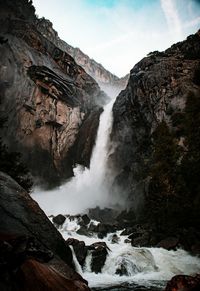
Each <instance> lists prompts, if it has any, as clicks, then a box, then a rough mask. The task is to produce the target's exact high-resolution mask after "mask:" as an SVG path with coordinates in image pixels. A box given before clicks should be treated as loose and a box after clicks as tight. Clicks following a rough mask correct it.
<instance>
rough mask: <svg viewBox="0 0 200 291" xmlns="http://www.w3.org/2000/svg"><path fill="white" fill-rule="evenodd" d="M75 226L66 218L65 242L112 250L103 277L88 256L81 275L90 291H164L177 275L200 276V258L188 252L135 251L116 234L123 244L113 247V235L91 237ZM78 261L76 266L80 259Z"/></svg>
mask: <svg viewBox="0 0 200 291" xmlns="http://www.w3.org/2000/svg"><path fill="white" fill-rule="evenodd" d="M71 225H72V221H71V220H70V219H69V218H66V221H65V223H64V224H63V226H62V227H61V228H59V231H60V232H61V234H62V236H63V237H64V239H68V238H69V237H73V238H75V239H78V240H84V241H85V244H86V245H91V244H93V243H94V242H96V241H103V242H105V243H106V245H107V246H108V248H109V249H110V251H109V253H108V256H107V259H106V262H105V264H104V266H103V269H102V272H101V273H99V274H95V273H93V272H92V271H91V261H92V253H91V251H90V252H88V254H87V257H86V260H85V265H84V267H83V270H82V271H81V273H82V274H83V277H84V278H85V279H86V280H88V282H89V286H90V287H111V286H116V285H120V284H124V283H126V282H127V283H130V284H131V283H136V284H138V285H143V286H146V287H147V286H157V287H158V286H159V285H160V286H161V288H160V290H163V287H164V285H165V281H167V280H170V279H171V278H172V277H173V276H174V275H180V274H185V275H192V274H195V273H199V272H200V258H198V257H194V256H191V255H190V254H189V253H187V252H186V251H184V250H181V249H178V250H176V251H168V250H165V249H163V248H145V247H143V248H139V247H132V246H131V244H130V243H125V242H124V241H125V240H126V239H127V236H125V235H120V233H121V231H117V232H116V233H115V234H116V235H117V236H118V238H119V241H118V243H114V244H113V243H112V236H113V234H108V235H107V237H105V238H103V239H99V238H97V237H95V236H94V235H93V236H92V237H87V236H84V235H79V234H77V233H76V230H77V229H78V227H79V225H78V221H77V220H74V222H73V230H72V227H71ZM69 230H70V234H69ZM74 260H75V261H74V262H75V265H76V261H77V259H76V258H75V259H74ZM122 266H123V267H122ZM119 269H122V270H126V272H124V275H122V276H120V275H118V274H116V273H117V270H119ZM119 290H120V288H119ZM148 290H149V289H148Z"/></svg>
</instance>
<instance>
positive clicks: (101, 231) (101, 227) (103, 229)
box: [96, 223, 116, 238]
mask: <svg viewBox="0 0 200 291" xmlns="http://www.w3.org/2000/svg"><path fill="white" fill-rule="evenodd" d="M115 230H116V228H115V227H114V226H113V225H111V224H106V223H99V224H98V225H97V229H96V231H97V235H98V237H99V238H104V237H105V236H106V235H107V234H108V233H110V232H114V231H115Z"/></svg>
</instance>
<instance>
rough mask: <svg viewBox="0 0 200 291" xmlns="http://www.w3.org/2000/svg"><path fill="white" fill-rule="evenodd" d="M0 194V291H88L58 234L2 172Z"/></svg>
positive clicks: (0, 175)
mask: <svg viewBox="0 0 200 291" xmlns="http://www.w3.org/2000/svg"><path fill="white" fill-rule="evenodd" d="M0 193H1V194H0V270H1V274H0V287H1V290H52V288H53V289H54V290H77V289H78V290H89V288H88V287H87V284H86V283H87V282H86V281H85V280H84V279H83V278H82V277H81V276H80V275H79V274H78V273H76V272H75V271H74V269H73V268H74V265H73V259H72V253H71V250H70V248H69V246H67V245H66V244H65V241H64V239H63V238H62V236H61V234H60V233H59V232H58V231H57V230H56V228H55V227H54V226H53V224H52V223H51V222H50V220H49V219H48V218H47V217H46V215H45V214H44V212H43V211H42V210H41V209H40V207H39V206H38V204H37V203H36V202H35V201H34V200H33V199H32V198H31V197H30V195H29V194H28V193H27V192H26V191H25V190H24V189H23V188H22V187H21V186H19V184H17V183H16V182H15V181H14V180H13V179H12V178H11V177H9V176H8V175H6V174H4V173H2V172H0ZM44 263H45V265H44ZM31 286H32V287H31ZM33 288H35V289H33Z"/></svg>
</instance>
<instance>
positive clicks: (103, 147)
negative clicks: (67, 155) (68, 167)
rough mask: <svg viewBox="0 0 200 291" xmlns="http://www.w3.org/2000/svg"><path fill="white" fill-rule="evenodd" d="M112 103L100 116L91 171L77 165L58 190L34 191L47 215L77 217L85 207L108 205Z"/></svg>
mask: <svg viewBox="0 0 200 291" xmlns="http://www.w3.org/2000/svg"><path fill="white" fill-rule="evenodd" d="M114 101H115V100H114V99H112V100H111V101H110V102H109V103H108V104H107V105H105V107H104V111H103V113H102V114H101V116H100V121H99V128H98V133H97V138H96V144H95V146H94V149H93V153H92V157H91V162H90V168H89V169H88V168H84V167H82V166H81V165H77V166H76V167H75V168H74V177H73V178H72V179H71V180H70V181H68V182H67V183H65V184H64V185H62V186H61V187H59V188H57V189H55V190H52V191H48V192H47V191H42V190H39V189H36V190H35V191H34V193H33V194H32V196H33V198H34V199H35V200H36V201H37V202H38V203H39V205H40V207H41V208H42V209H43V210H44V211H45V212H46V214H48V215H52V214H53V215H56V214H58V213H63V214H77V213H82V212H84V211H85V210H87V209H88V208H92V207H96V206H100V207H107V206H109V199H110V197H109V191H108V185H107V182H106V162H107V149H108V142H109V137H110V133H111V129H112V106H113V103H114Z"/></svg>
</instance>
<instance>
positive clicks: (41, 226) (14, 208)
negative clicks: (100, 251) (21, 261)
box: [0, 172, 73, 267]
mask: <svg viewBox="0 0 200 291" xmlns="http://www.w3.org/2000/svg"><path fill="white" fill-rule="evenodd" d="M0 193H1V195H0V206H1V207H0V232H1V233H6V234H8V235H9V234H11V235H13V234H16V235H22V236H30V237H34V238H35V240H36V242H38V243H39V244H40V245H41V246H43V247H44V248H45V249H48V250H50V251H52V252H53V253H54V254H55V255H56V256H59V257H60V258H61V259H63V260H64V261H65V262H66V263H67V264H68V265H69V266H72V267H73V263H72V254H71V250H70V248H69V247H68V246H66V244H65V241H64V239H63V238H62V236H61V234H60V233H59V232H58V231H57V229H56V228H55V227H54V226H53V224H52V223H51V222H50V220H49V219H48V218H47V216H46V215H45V213H44V212H43V211H42V210H41V209H40V207H39V205H38V204H37V203H36V202H35V201H34V200H33V199H32V198H31V196H30V195H29V194H28V193H27V192H26V191H25V190H24V189H23V188H22V187H21V186H19V184H17V183H16V182H15V181H14V180H13V179H12V178H11V177H9V176H8V175H6V174H5V173H2V172H0Z"/></svg>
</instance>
